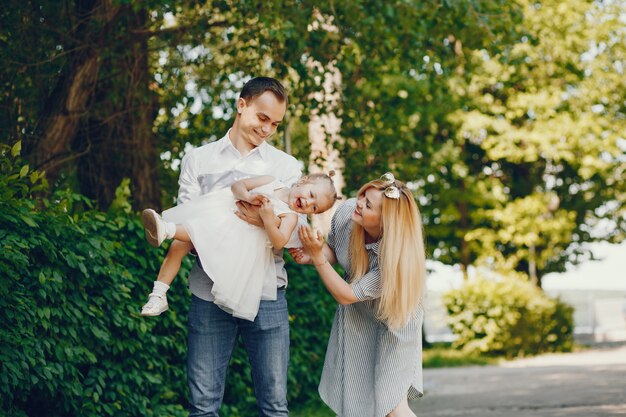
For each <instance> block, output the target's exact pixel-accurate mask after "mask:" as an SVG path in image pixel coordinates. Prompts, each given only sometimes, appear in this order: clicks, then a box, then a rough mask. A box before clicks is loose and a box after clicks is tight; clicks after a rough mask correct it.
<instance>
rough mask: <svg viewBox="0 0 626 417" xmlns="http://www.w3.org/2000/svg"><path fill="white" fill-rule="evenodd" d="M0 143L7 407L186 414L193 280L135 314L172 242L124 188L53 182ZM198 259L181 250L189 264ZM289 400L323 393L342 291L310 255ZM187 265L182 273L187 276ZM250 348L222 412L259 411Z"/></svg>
mask: <svg viewBox="0 0 626 417" xmlns="http://www.w3.org/2000/svg"><path fill="white" fill-rule="evenodd" d="M18 154H19V144H18V145H16V146H15V147H14V148H13V150H11V149H9V148H7V147H2V148H0V167H1V171H0V268H1V269H0V270H1V271H2V273H3V277H2V279H0V322H1V326H2V331H1V332H0V345H1V346H2V349H0V412H1V413H2V414H3V415H9V416H47V417H54V416H186V415H187V411H186V409H187V395H188V394H187V377H186V330H187V329H186V317H187V311H188V304H189V292H188V290H187V289H186V282H185V279H184V278H180V277H179V278H178V279H177V280H176V281H175V282H174V285H173V288H172V289H171V290H170V292H169V293H168V298H169V303H170V310H169V311H168V312H167V313H166V314H163V315H162V316H160V317H158V318H143V317H141V316H139V310H140V308H141V305H142V304H143V303H144V302H145V301H146V296H147V294H148V292H149V291H150V289H151V286H152V282H153V281H154V278H155V276H156V272H157V270H158V268H159V266H160V262H161V261H162V258H163V256H164V254H165V251H164V249H158V250H157V249H154V248H152V247H150V246H149V245H148V244H147V243H146V242H145V239H144V237H143V227H142V226H141V223H140V221H139V219H138V216H137V214H136V213H130V212H129V205H128V204H127V203H125V202H124V198H123V196H120V199H119V201H118V202H117V204H116V205H115V208H114V209H112V210H110V211H109V212H106V213H105V212H99V211H95V210H92V209H90V203H89V201H86V200H85V199H84V198H82V197H81V196H79V195H76V194H73V193H71V192H64V193H56V194H55V195H53V196H52V197H51V198H46V199H41V198H37V195H38V193H39V192H40V191H41V189H42V188H45V185H44V184H42V179H41V175H40V174H39V173H37V172H32V171H30V170H29V169H28V167H27V166H26V165H24V163H23V161H21V160H20V158H19V155H18ZM190 264H191V260H190V259H187V260H186V261H185V262H184V265H183V268H184V270H185V271H187V270H188V269H189V266H190ZM288 269H289V274H290V277H291V280H290V287H289V290H288V301H289V304H290V320H291V340H292V346H291V362H290V363H291V365H290V370H289V394H290V402H291V403H292V404H297V403H302V402H305V401H307V400H309V399H310V398H314V397H317V382H318V380H319V373H320V372H321V367H322V360H323V356H324V352H325V347H326V341H327V337H328V331H329V329H330V322H331V320H332V315H333V313H334V309H335V303H334V302H333V301H332V299H331V297H330V296H329V295H328V294H327V293H326V291H325V290H324V289H323V288H322V286H321V284H320V282H319V279H318V278H317V274H316V273H315V271H314V270H313V269H312V268H311V267H302V266H299V265H294V264H293V263H291V264H289V265H288ZM185 271H183V273H182V274H181V276H183V277H184V276H186V273H185ZM247 363H248V360H247V355H246V354H245V352H244V351H243V349H242V347H241V346H239V347H238V348H237V350H236V352H235V354H234V355H233V358H232V363H231V367H230V370H229V375H228V382H227V383H228V385H227V390H226V392H227V394H226V398H225V405H224V406H223V408H222V415H224V416H252V415H255V412H256V409H255V406H254V395H253V392H252V383H251V378H250V370H249V366H248V365H247Z"/></svg>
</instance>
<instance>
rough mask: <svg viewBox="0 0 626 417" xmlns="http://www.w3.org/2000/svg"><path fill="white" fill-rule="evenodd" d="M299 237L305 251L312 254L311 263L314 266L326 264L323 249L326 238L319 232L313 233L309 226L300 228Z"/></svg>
mask: <svg viewBox="0 0 626 417" xmlns="http://www.w3.org/2000/svg"><path fill="white" fill-rule="evenodd" d="M298 236H299V237H300V242H302V246H303V248H304V250H305V251H307V252H308V253H309V254H310V258H311V262H312V263H313V264H314V265H318V264H322V263H324V262H326V257H325V256H324V252H323V251H322V249H323V248H324V236H322V233H321V232H320V231H319V230H317V231H313V230H311V228H310V227H308V226H300V227H298Z"/></svg>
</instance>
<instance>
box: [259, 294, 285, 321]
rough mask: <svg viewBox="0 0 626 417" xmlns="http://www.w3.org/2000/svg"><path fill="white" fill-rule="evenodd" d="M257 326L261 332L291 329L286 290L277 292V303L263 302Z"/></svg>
mask: <svg viewBox="0 0 626 417" xmlns="http://www.w3.org/2000/svg"><path fill="white" fill-rule="evenodd" d="M255 326H256V327H257V328H258V329H260V330H269V329H278V328H283V327H284V328H289V312H288V310H287V300H286V299H285V291H284V290H279V291H278V292H277V294H276V300H275V301H265V300H264V301H261V305H260V306H259V312H258V314H257V316H256V320H255Z"/></svg>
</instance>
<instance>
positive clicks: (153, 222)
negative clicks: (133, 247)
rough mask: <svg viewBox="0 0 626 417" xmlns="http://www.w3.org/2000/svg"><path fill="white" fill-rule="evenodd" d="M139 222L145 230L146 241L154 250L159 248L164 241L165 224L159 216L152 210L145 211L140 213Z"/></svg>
mask: <svg viewBox="0 0 626 417" xmlns="http://www.w3.org/2000/svg"><path fill="white" fill-rule="evenodd" d="M141 221H142V222H143V227H144V228H145V230H146V240H147V241H148V243H150V244H151V245H152V246H154V247H155V248H158V247H159V246H161V243H163V241H164V240H165V237H166V233H165V222H164V221H163V219H162V218H161V216H159V214H158V213H157V212H156V211H154V210H152V209H145V210H144V211H143V212H142V213H141Z"/></svg>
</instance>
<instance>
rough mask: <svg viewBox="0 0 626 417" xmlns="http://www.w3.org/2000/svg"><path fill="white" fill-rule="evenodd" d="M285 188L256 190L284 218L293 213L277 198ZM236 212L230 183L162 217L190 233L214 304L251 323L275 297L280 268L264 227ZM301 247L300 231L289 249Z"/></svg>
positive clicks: (275, 185)
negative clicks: (262, 304)
mask: <svg viewBox="0 0 626 417" xmlns="http://www.w3.org/2000/svg"><path fill="white" fill-rule="evenodd" d="M285 187H286V186H285V185H284V184H283V183H281V182H280V181H272V182H271V183H269V184H266V185H263V186H261V187H257V188H255V189H254V190H253V191H252V192H253V193H258V194H265V195H267V196H268V197H269V199H270V201H271V203H272V205H273V207H274V212H275V213H276V215H278V216H280V215H282V214H286V213H295V212H294V211H292V210H291V209H290V208H289V206H288V205H287V204H286V203H285V202H283V201H282V200H280V199H279V198H277V197H276V196H275V191H276V190H278V189H280V188H285ZM235 211H237V206H236V205H235V198H234V196H233V193H232V191H231V190H230V187H226V188H223V189H221V190H217V191H214V192H211V193H208V194H204V195H202V196H200V197H198V198H196V199H194V200H191V201H189V202H186V203H184V204H181V205H178V206H175V207H172V208H171V209H168V210H165V211H164V212H163V213H162V217H163V219H164V220H165V221H168V222H172V223H176V224H182V225H183V226H184V227H185V229H186V230H187V232H188V233H189V236H190V237H191V241H192V243H193V246H194V248H195V250H196V252H197V253H198V257H199V258H200V264H201V265H202V268H203V269H204V271H205V272H206V273H207V275H208V276H209V277H210V278H211V279H212V280H213V288H212V290H211V292H212V293H213V296H214V297H215V300H214V302H215V304H216V305H218V306H219V307H220V308H222V309H223V310H224V311H227V312H228V313H230V314H232V315H233V316H234V317H238V318H242V319H246V320H250V321H253V320H254V318H255V317H256V315H257V312H258V310H259V303H260V300H275V299H276V267H275V264H274V255H273V252H272V244H271V243H270V241H269V238H268V237H267V233H266V232H265V230H264V229H263V228H260V227H257V226H253V225H250V224H248V223H246V222H245V221H243V220H241V219H240V218H238V217H237V216H236V215H235ZM295 214H297V213H295ZM298 223H304V224H306V218H305V217H304V216H303V215H299V216H298ZM298 246H301V244H300V241H299V239H298V233H297V229H296V230H294V233H292V235H291V238H290V240H289V242H288V243H287V245H285V247H298Z"/></svg>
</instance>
